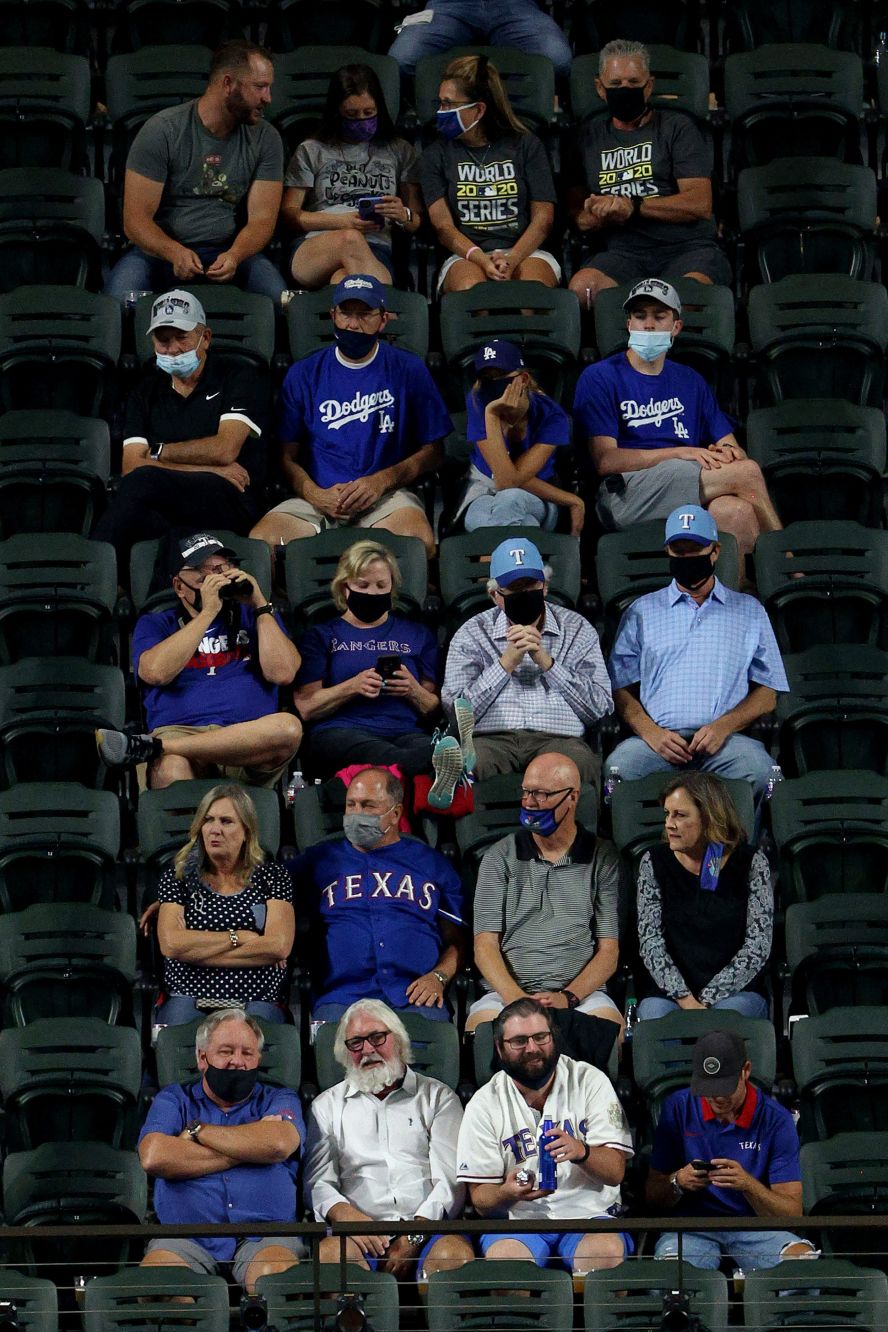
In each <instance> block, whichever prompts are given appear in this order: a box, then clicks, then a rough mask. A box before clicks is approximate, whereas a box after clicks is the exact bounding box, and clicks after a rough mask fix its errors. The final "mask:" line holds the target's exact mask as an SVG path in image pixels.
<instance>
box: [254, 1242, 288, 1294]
mask: <svg viewBox="0 0 888 1332" xmlns="http://www.w3.org/2000/svg"><path fill="white" fill-rule="evenodd" d="M298 1262H299V1259H298V1258H297V1257H296V1255H295V1254H293V1253H291V1252H290V1250H289V1249H285V1248H284V1246H283V1245H282V1244H266V1246H265V1248H264V1249H259V1250H258V1252H257V1253H256V1254H255V1256H254V1257H253V1258H252V1259H251V1260H250V1262H249V1263H247V1270H246V1272H245V1273H244V1290H245V1291H246V1292H247V1294H248V1295H255V1293H256V1282H257V1281H258V1280H259V1278H260V1277H264V1276H274V1274H275V1272H286V1270H287V1268H288V1267H295V1266H296V1265H297V1263H298Z"/></svg>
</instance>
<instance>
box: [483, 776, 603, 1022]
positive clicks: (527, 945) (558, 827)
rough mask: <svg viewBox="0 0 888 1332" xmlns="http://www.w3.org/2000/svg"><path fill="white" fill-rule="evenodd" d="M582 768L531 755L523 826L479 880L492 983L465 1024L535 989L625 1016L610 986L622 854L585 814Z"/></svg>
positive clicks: (566, 1004)
mask: <svg viewBox="0 0 888 1332" xmlns="http://www.w3.org/2000/svg"><path fill="white" fill-rule="evenodd" d="M579 798H580V774H579V771H578V769H577V766H576V764H575V763H573V762H572V761H571V759H569V758H567V757H566V756H565V755H563V754H542V755H541V756H540V757H539V758H537V759H534V761H533V762H532V763H531V764H529V765H528V767H527V770H526V771H525V773H524V780H523V783H522V791H521V811H520V815H519V819H520V822H521V829H520V831H519V832H517V833H509V834H508V836H506V837H503V838H501V839H500V840H499V841H498V842H496V843H494V845H493V846H491V847H490V848H489V849H488V850H487V851H485V853H484V856H483V857H482V860H481V865H480V868H479V870H478V881H477V885H476V887H475V909H474V923H475V964H476V966H477V967H478V970H479V971H480V972H481V976H482V978H483V983H484V987H485V990H486V991H487V992H486V993H485V994H483V995H482V996H481V997H480V998H479V999H476V1000H475V1002H474V1003H473V1004H472V1006H471V1008H470V1009H469V1013H468V1017H467V1019H466V1030H467V1031H473V1030H474V1029H475V1027H477V1025H478V1024H479V1022H491V1021H493V1019H494V1018H495V1017H496V1016H497V1014H498V1013H499V1012H500V1011H501V1010H502V1009H503V1007H504V1005H506V1004H511V1003H513V1002H514V1001H515V1000H516V999H522V998H526V997H527V996H529V995H530V996H532V997H533V998H534V999H535V1000H536V1001H537V1003H539V1004H541V1005H542V1006H543V1007H544V1008H549V1009H557V1008H561V1009H565V1008H571V1009H576V1010H577V1011H578V1012H580V1013H590V1014H593V1015H594V1016H596V1017H600V1018H606V1019H608V1020H610V1021H611V1022H615V1023H616V1024H617V1026H618V1027H620V1026H621V1024H622V1018H621V1016H620V1011H619V1009H618V1008H617V1006H616V1004H615V1003H614V1001H613V1000H612V999H611V998H610V997H609V995H608V994H607V991H606V988H605V986H606V983H607V981H608V980H609V978H610V977H611V976H612V975H613V974H614V972H615V971H616V968H617V960H618V955H619V920H618V897H619V882H620V860H619V857H618V855H617V852H616V849H615V847H614V846H613V845H612V843H611V842H608V841H605V839H604V838H602V837H597V836H596V835H595V833H592V832H589V831H588V830H587V829H586V828H584V827H583V826H582V825H581V824H580V823H578V822H577V804H578V801H579Z"/></svg>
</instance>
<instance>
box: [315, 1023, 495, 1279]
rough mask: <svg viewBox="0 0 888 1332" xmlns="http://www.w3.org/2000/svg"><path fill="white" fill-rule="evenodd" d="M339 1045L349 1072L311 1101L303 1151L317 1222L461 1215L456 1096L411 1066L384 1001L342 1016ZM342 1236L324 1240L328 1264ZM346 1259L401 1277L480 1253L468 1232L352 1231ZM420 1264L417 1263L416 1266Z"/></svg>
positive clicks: (406, 1041)
mask: <svg viewBox="0 0 888 1332" xmlns="http://www.w3.org/2000/svg"><path fill="white" fill-rule="evenodd" d="M333 1052H334V1055H335V1057H336V1059H337V1061H338V1062H339V1063H340V1064H341V1065H342V1066H343V1068H344V1069H345V1077H344V1079H343V1081H342V1082H339V1083H337V1085H336V1086H335V1087H330V1088H329V1090H327V1091H325V1092H322V1093H321V1095H320V1096H318V1097H317V1098H316V1100H315V1101H314V1102H313V1103H312V1107H311V1116H310V1120H309V1126H308V1136H307V1143H306V1151H305V1201H306V1207H307V1208H309V1209H311V1210H312V1211H313V1212H314V1214H315V1216H316V1217H317V1219H318V1220H319V1221H389V1220H408V1221H409V1220H412V1219H415V1220H417V1221H439V1220H441V1219H442V1218H444V1219H447V1220H449V1219H451V1218H452V1217H456V1216H459V1214H460V1212H461V1211H462V1206H463V1199H464V1195H465V1190H464V1189H463V1188H462V1187H461V1186H460V1185H458V1184H457V1182H456V1143H457V1137H458V1135H459V1126H460V1122H461V1120H462V1107H461V1105H460V1103H459V1099H458V1098H457V1096H456V1095H455V1093H454V1092H452V1091H451V1090H450V1088H449V1087H445V1085H444V1083H443V1082H439V1081H438V1080H437V1078H429V1077H426V1076H425V1075H424V1074H422V1073H414V1071H413V1070H412V1069H411V1068H410V1067H409V1064H410V1060H411V1057H412V1055H411V1049H410V1038H409V1036H408V1035H407V1030H406V1028H405V1027H404V1024H403V1023H402V1022H401V1020H400V1018H399V1017H398V1016H397V1014H396V1013H395V1012H394V1011H393V1010H392V1009H391V1008H389V1007H388V1005H387V1004H384V1003H382V1002H381V1001H380V1000H378V999H359V1000H358V1001H357V1003H354V1004H352V1005H351V1006H350V1007H349V1008H347V1009H346V1011H345V1012H344V1013H343V1015H342V1018H341V1019H340V1022H339V1026H338V1028H337V1031H336V1041H335V1043H334V1046H333ZM339 1252H340V1240H339V1239H338V1238H336V1237H330V1238H328V1239H324V1240H321V1246H320V1260H321V1262H322V1263H325V1262H326V1263H334V1262H338V1261H339ZM345 1256H346V1259H347V1260H348V1261H349V1262H354V1263H359V1264H360V1265H361V1266H362V1267H367V1268H369V1269H370V1270H371V1271H376V1270H377V1269H380V1270H382V1271H385V1272H391V1273H393V1275H394V1276H395V1277H397V1278H398V1279H399V1280H401V1279H404V1278H406V1277H408V1276H413V1275H414V1274H415V1275H417V1276H424V1277H427V1276H430V1275H431V1274H432V1273H433V1272H441V1271H444V1270H445V1269H447V1268H453V1267H461V1266H462V1264H463V1263H466V1262H468V1261H469V1260H470V1259H471V1258H472V1257H473V1256H474V1255H473V1253H472V1248H471V1245H470V1244H469V1241H468V1240H467V1239H466V1238H465V1237H464V1236H462V1235H455V1234H450V1235H427V1234H426V1235H423V1234H421V1233H416V1234H414V1233H409V1234H407V1235H399V1236H397V1237H394V1238H393V1237H390V1236H388V1235H352V1236H350V1237H349V1238H348V1239H347V1240H346V1242H345ZM414 1264H415V1268H414Z"/></svg>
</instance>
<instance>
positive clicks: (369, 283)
mask: <svg viewBox="0 0 888 1332" xmlns="http://www.w3.org/2000/svg"><path fill="white" fill-rule="evenodd" d="M343 301H363V303H364V305H366V306H367V309H368V310H374V309H376V307H377V306H379V308H380V310H384V309H385V287H384V286H383V285H382V283H381V282H379V281H378V279H377V278H375V277H371V276H370V274H369V273H352V275H351V277H346V278H343V279H342V281H341V282H340V283H339V285H338V286H337V288H336V290H335V291H334V293H333V308H334V310H335V308H336V306H337V305H342V303H343Z"/></svg>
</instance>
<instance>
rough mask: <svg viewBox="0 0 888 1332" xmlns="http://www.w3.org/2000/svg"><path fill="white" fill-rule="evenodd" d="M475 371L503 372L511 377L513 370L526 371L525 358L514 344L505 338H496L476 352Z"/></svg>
mask: <svg viewBox="0 0 888 1332" xmlns="http://www.w3.org/2000/svg"><path fill="white" fill-rule="evenodd" d="M475 369H476V370H479V371H480V370H502V371H503V373H504V374H506V375H509V374H511V373H512V371H513V370H523V369H524V357H523V356H522V355H521V352H520V350H519V348H518V347H516V346H515V344H514V342H507V341H506V339H505V338H494V339H493V340H492V341H491V342H485V344H484V346H483V347H479V348H478V350H477V351H476V352H475Z"/></svg>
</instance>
